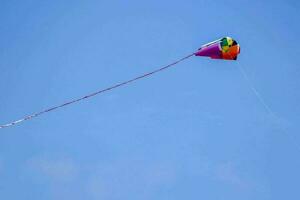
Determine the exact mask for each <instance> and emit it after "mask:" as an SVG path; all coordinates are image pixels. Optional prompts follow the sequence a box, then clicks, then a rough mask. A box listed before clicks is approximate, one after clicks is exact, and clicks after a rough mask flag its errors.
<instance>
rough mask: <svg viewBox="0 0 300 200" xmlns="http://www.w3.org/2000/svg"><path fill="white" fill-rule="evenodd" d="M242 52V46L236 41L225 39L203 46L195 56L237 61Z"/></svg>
mask: <svg viewBox="0 0 300 200" xmlns="http://www.w3.org/2000/svg"><path fill="white" fill-rule="evenodd" d="M240 51H241V50H240V45H239V44H238V43H237V42H236V41H235V40H233V39H232V38H230V37H224V38H222V39H219V40H215V41H213V42H210V43H208V44H205V45H203V46H202V47H201V48H200V49H198V52H196V53H195V55H196V56H206V57H210V58H212V59H224V60H236V59H237V56H238V54H239V53H240Z"/></svg>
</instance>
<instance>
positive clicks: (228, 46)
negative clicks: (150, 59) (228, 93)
mask: <svg viewBox="0 0 300 200" xmlns="http://www.w3.org/2000/svg"><path fill="white" fill-rule="evenodd" d="M239 53H240V46H239V44H238V43H237V42H236V41H235V40H233V39H232V38H230V37H224V38H222V39H219V40H215V41H213V42H210V43H208V44H205V45H203V46H202V47H201V48H199V49H198V51H197V52H194V53H192V54H189V55H187V56H185V57H183V58H181V59H179V60H177V61H175V62H173V63H171V64H168V65H165V66H163V67H160V68H158V69H156V70H153V71H151V72H147V73H145V74H142V75H140V76H137V77H135V78H132V79H129V80H127V81H124V82H120V83H117V84H115V85H113V86H110V87H108V88H105V89H102V90H98V91H96V92H94V93H91V94H88V95H85V96H83V97H80V98H77V99H73V100H70V101H67V102H65V103H63V104H60V105H57V106H54V107H51V108H48V109H45V110H42V111H40V112H37V113H34V114H31V115H28V116H26V117H23V118H21V119H19V120H16V121H13V122H10V123H8V124H4V125H0V129H2V128H7V127H10V126H13V125H16V124H18V123H21V122H23V121H27V120H30V119H32V118H35V117H38V116H40V115H43V114H46V113H48V112H51V111H54V110H56V109H59V108H62V107H65V106H68V105H71V104H74V103H77V102H79V101H82V100H85V99H88V98H91V97H93V96H96V95H98V94H101V93H104V92H108V91H110V90H113V89H116V88H118V87H121V86H125V85H127V84H130V83H132V82H135V81H137V80H139V79H143V78H146V77H148V76H151V75H153V74H156V73H158V72H161V71H163V70H166V69H168V68H170V67H172V66H174V65H176V64H178V63H180V62H182V61H184V60H186V59H188V58H190V57H192V56H204V57H210V58H212V59H223V60H236V59H237V56H238V54H239Z"/></svg>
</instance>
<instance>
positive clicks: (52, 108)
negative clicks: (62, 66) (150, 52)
mask: <svg viewBox="0 0 300 200" xmlns="http://www.w3.org/2000/svg"><path fill="white" fill-rule="evenodd" d="M194 54H195V53H192V54H189V55H187V56H185V57H183V58H181V59H179V60H177V61H175V62H173V63H171V64H168V65H166V66H163V67H161V68H158V69H156V70H153V71H151V72H147V73H145V74H143V75H140V76H137V77H135V78H132V79H129V80H127V81H124V82H121V83H117V84H115V85H113V86H110V87H108V88H105V89H102V90H99V91H96V92H94V93H91V94H88V95H86V96H83V97H80V98H78V99H74V100H71V101H68V102H66V103H63V104H61V105H57V106H54V107H51V108H48V109H46V110H43V111H40V112H37V113H34V114H31V115H28V116H26V117H24V118H22V119H19V120H16V121H13V122H10V123H8V124H4V125H0V129H2V128H6V127H10V126H13V125H16V124H18V123H21V122H23V121H27V120H30V119H32V118H35V117H38V116H40V115H42V114H45V113H48V112H51V111H54V110H56V109H59V108H62V107H64V106H68V105H70V104H74V103H77V102H79V101H82V100H85V99H88V98H91V97H93V96H96V95H98V94H100V93H104V92H107V91H109V90H113V89H115V88H118V87H121V86H124V85H127V84H129V83H131V82H134V81H137V80H139V79H142V78H146V77H148V76H151V75H153V74H155V73H158V72H161V71H163V70H165V69H168V68H170V67H172V66H174V65H176V64H178V63H180V62H182V61H184V60H186V59H188V58H190V57H192V56H193V55H194Z"/></svg>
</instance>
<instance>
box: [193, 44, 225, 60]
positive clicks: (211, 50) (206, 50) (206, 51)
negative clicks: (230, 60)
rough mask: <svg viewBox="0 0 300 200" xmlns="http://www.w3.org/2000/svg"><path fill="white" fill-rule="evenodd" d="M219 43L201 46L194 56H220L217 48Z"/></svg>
mask: <svg viewBox="0 0 300 200" xmlns="http://www.w3.org/2000/svg"><path fill="white" fill-rule="evenodd" d="M219 45H220V44H219V43H216V44H213V45H210V46H208V47H203V48H201V49H200V50H199V51H198V52H197V53H195V55H196V56H207V57H211V58H221V51H220V48H219Z"/></svg>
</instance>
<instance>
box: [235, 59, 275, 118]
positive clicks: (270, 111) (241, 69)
mask: <svg viewBox="0 0 300 200" xmlns="http://www.w3.org/2000/svg"><path fill="white" fill-rule="evenodd" d="M238 68H239V71H240V72H241V74H242V75H243V77H244V78H245V80H246V81H247V83H248V85H249V87H250V89H251V90H252V92H253V93H254V94H255V96H256V97H257V99H258V100H259V101H260V103H261V104H262V105H263V106H264V107H265V109H266V110H267V112H268V113H269V114H271V115H272V116H273V117H275V118H278V117H277V116H276V115H275V113H274V112H273V111H272V109H271V108H270V106H269V105H268V104H267V103H266V101H265V100H264V98H263V97H262V96H261V94H260V93H259V92H258V91H257V89H256V88H255V87H254V85H253V84H252V82H251V80H250V78H249V76H248V74H247V73H246V71H245V69H244V68H243V67H242V66H241V65H240V64H238Z"/></svg>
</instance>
